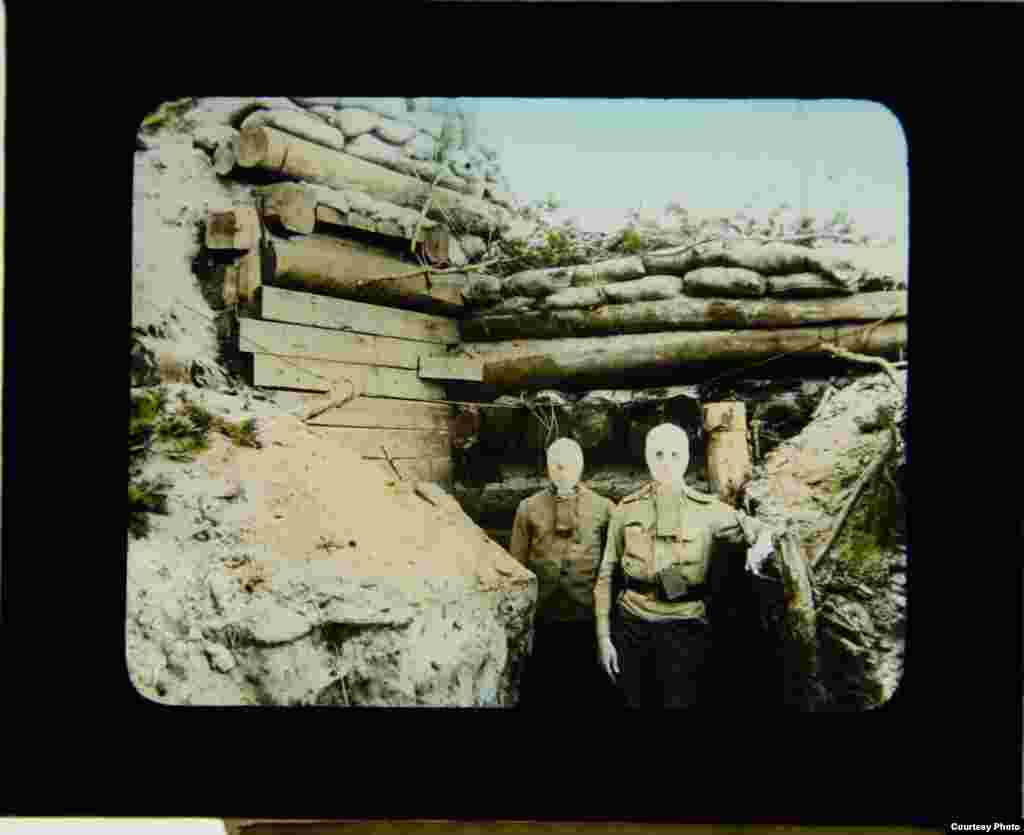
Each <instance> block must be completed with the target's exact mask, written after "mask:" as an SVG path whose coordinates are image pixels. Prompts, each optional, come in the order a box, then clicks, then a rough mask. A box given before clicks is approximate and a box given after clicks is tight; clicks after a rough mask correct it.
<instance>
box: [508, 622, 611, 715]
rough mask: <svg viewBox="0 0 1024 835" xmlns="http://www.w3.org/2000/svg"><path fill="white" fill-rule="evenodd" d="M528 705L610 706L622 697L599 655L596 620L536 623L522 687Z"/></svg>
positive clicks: (544, 707) (523, 701)
mask: <svg viewBox="0 0 1024 835" xmlns="http://www.w3.org/2000/svg"><path fill="white" fill-rule="evenodd" d="M519 704H520V706H521V707H523V708H525V709H534V708H537V709H542V710H547V709H557V708H560V707H571V708H573V709H574V710H577V711H578V710H579V709H580V708H583V709H584V710H589V709H591V708H593V709H597V710H607V709H615V708H621V707H622V697H621V694H620V693H619V691H618V690H617V688H616V687H615V685H614V684H613V683H612V681H611V679H609V678H608V676H607V675H606V674H605V672H604V671H603V670H602V669H601V666H600V664H599V663H598V659H597V637H596V633H595V631H594V624H593V623H550V624H545V623H537V624H535V626H534V636H533V651H532V653H531V654H530V657H529V658H527V659H526V664H525V668H524V670H523V674H522V679H521V681H520V688H519Z"/></svg>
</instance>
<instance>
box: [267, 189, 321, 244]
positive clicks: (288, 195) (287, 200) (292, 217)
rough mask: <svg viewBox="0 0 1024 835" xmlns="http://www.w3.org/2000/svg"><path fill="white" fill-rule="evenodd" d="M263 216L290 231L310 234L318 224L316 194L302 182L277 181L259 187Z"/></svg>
mask: <svg viewBox="0 0 1024 835" xmlns="http://www.w3.org/2000/svg"><path fill="white" fill-rule="evenodd" d="M257 193H258V194H259V195H261V196H262V197H263V200H264V202H263V217H264V218H265V219H266V220H267V221H268V222H270V223H275V224H278V225H279V226H282V227H284V228H285V229H287V230H288V231H290V232H298V233H299V234H302V235H309V234H311V233H312V232H313V229H314V227H315V226H316V220H317V217H316V195H315V194H314V193H313V191H312V190H311V189H310V188H308V187H307V186H304V185H302V184H301V183H276V184H274V185H272V186H267V187H264V188H261V189H257Z"/></svg>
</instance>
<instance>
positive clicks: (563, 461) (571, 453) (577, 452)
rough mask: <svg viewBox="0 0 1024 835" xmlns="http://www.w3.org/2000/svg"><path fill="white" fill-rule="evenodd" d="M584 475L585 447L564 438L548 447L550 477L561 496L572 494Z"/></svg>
mask: <svg viewBox="0 0 1024 835" xmlns="http://www.w3.org/2000/svg"><path fill="white" fill-rule="evenodd" d="M582 475H583V449H582V448H581V447H580V445H579V444H578V443H576V442H575V441H573V440H571V439H569V438H562V439H560V440H558V441H555V442H554V443H553V444H552V445H551V446H549V447H548V477H549V478H550V479H551V483H552V484H553V485H554V486H555V492H556V493H557V494H558V495H559V496H571V495H572V494H573V491H574V490H575V489H576V485H577V484H579V482H580V476H582Z"/></svg>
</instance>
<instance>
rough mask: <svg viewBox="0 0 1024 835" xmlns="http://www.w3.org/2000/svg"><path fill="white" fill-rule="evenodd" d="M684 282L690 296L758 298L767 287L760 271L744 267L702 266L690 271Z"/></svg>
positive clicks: (684, 290) (685, 289) (686, 291)
mask: <svg viewBox="0 0 1024 835" xmlns="http://www.w3.org/2000/svg"><path fill="white" fill-rule="evenodd" d="M682 282H683V292H684V293H686V295H688V296H725V297H726V298H758V297H759V296H763V295H764V294H765V289H766V285H765V280H764V278H763V277H762V276H761V275H760V274H759V273H756V272H754V271H753V270H748V269H744V268H743V267H701V268H699V269H696V270H692V271H691V272H688V273H687V274H686V276H685V278H683V279H682Z"/></svg>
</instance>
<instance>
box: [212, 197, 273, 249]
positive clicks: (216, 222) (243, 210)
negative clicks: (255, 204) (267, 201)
mask: <svg viewBox="0 0 1024 835" xmlns="http://www.w3.org/2000/svg"><path fill="white" fill-rule="evenodd" d="M259 238H260V220H259V218H258V217H257V215H256V210H255V209H254V208H252V207H251V206H239V207H237V208H234V209H229V210H228V211H226V212H210V213H209V215H208V216H207V221H206V246H207V248H208V249H252V248H253V247H254V246H256V243H257V241H259Z"/></svg>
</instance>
